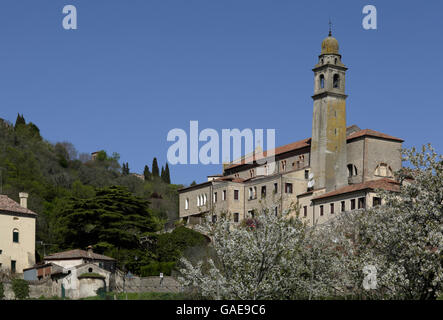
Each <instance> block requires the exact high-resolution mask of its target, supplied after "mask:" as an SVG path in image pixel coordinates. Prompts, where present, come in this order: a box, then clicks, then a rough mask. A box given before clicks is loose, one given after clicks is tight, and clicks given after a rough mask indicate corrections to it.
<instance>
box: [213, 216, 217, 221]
mask: <svg viewBox="0 0 443 320" xmlns="http://www.w3.org/2000/svg"><path fill="white" fill-rule="evenodd" d="M212 222H213V223H216V222H217V216H216V215H213V216H212Z"/></svg>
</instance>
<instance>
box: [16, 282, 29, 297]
mask: <svg viewBox="0 0 443 320" xmlns="http://www.w3.org/2000/svg"><path fill="white" fill-rule="evenodd" d="M12 291H14V295H15V298H16V299H19V300H24V299H26V298H29V284H28V282H27V281H26V280H23V279H14V280H12Z"/></svg>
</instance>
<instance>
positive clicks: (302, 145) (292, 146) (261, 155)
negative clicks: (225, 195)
mask: <svg viewBox="0 0 443 320" xmlns="http://www.w3.org/2000/svg"><path fill="white" fill-rule="evenodd" d="M310 145H311V138H306V139H303V140H300V141H296V142H292V143H289V144H286V145H284V146H281V147H277V148H275V149H273V151H274V155H275V156H276V155H279V154H283V153H285V152H289V151H293V150H298V149H302V148H305V147H309V146H310ZM269 155H270V156H271V155H272V153H271V152H269ZM267 156H268V151H264V152H262V153H261V152H260V153H258V154H254V155H252V156H249V157H247V158H246V159H242V160H241V161H240V162H239V163H234V164H232V165H230V166H229V167H226V169H232V168H235V167H237V166H241V165H243V164H247V163H252V161H253V160H254V161H257V160H260V159H264V158H266V157H267Z"/></svg>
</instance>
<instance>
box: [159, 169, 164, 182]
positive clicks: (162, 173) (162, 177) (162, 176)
mask: <svg viewBox="0 0 443 320" xmlns="http://www.w3.org/2000/svg"><path fill="white" fill-rule="evenodd" d="M160 178H161V179H162V181H163V182H165V168H164V167H163V166H162V171H161V174H160Z"/></svg>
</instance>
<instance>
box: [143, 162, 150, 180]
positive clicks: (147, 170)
mask: <svg viewBox="0 0 443 320" xmlns="http://www.w3.org/2000/svg"><path fill="white" fill-rule="evenodd" d="M143 175H144V176H145V180H146V181H149V180H151V171H149V167H148V165H145V169H144V170H143Z"/></svg>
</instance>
